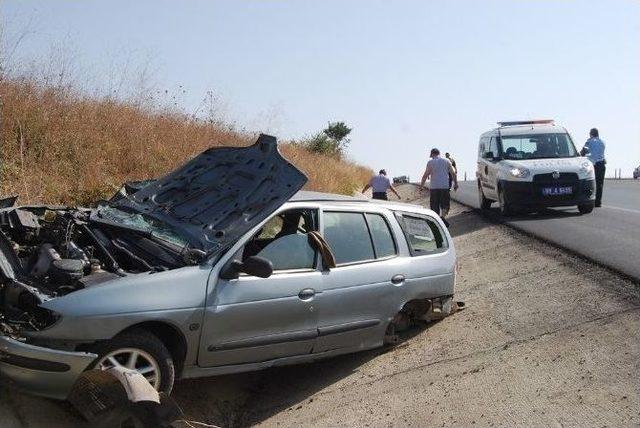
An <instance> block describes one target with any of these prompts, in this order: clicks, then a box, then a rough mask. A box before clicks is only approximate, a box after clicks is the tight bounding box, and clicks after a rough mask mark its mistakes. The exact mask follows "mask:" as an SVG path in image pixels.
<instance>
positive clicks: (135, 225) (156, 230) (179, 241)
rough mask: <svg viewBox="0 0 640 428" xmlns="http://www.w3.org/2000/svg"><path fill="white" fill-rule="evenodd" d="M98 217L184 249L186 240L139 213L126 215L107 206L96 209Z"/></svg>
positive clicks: (162, 224)
mask: <svg viewBox="0 0 640 428" xmlns="http://www.w3.org/2000/svg"><path fill="white" fill-rule="evenodd" d="M98 217H99V218H101V219H102V220H106V221H109V222H111V223H116V224H121V225H123V226H126V227H129V228H132V229H137V230H140V231H142V232H147V233H150V234H151V236H154V237H156V238H159V239H161V240H163V241H167V242H169V243H171V244H174V245H177V246H178V247H185V246H186V245H187V243H188V242H187V240H186V239H184V238H183V237H181V236H180V235H178V234H177V233H176V232H175V231H173V230H172V229H171V228H170V227H169V226H167V225H166V224H164V223H162V222H160V221H158V220H155V219H153V218H150V217H147V216H144V215H142V214H139V213H128V212H126V211H122V210H119V209H117V208H113V207H110V206H108V205H100V206H99V207H98Z"/></svg>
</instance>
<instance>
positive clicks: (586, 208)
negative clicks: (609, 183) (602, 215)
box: [578, 203, 596, 214]
mask: <svg viewBox="0 0 640 428" xmlns="http://www.w3.org/2000/svg"><path fill="white" fill-rule="evenodd" d="M595 206H596V204H595V203H588V204H580V205H578V211H580V214H589V213H590V212H591V211H593V208H594V207H595Z"/></svg>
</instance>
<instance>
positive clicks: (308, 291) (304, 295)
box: [298, 288, 316, 300]
mask: <svg viewBox="0 0 640 428" xmlns="http://www.w3.org/2000/svg"><path fill="white" fill-rule="evenodd" d="M315 295H316V290H314V289H313V288H305V289H303V290H300V292H299V293H298V297H299V298H300V300H309V299H312V298H313V296H315Z"/></svg>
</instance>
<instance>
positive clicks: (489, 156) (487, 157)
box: [484, 152, 493, 160]
mask: <svg viewBox="0 0 640 428" xmlns="http://www.w3.org/2000/svg"><path fill="white" fill-rule="evenodd" d="M484 158H485V159H491V160H493V152H486V153H485V154H484Z"/></svg>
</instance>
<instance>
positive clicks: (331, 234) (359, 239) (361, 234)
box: [323, 212, 375, 265]
mask: <svg viewBox="0 0 640 428" xmlns="http://www.w3.org/2000/svg"><path fill="white" fill-rule="evenodd" d="M323 221H324V239H325V240H326V241H327V243H328V244H329V246H330V247H331V251H332V252H333V255H334V257H335V258H336V264H338V265H340V264H344V263H353V262H360V261H365V260H373V259H375V255H374V252H373V244H372V241H371V236H370V235H369V228H368V226H367V222H366V221H365V218H364V214H362V213H355V212H325V213H324V215H323Z"/></svg>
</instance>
